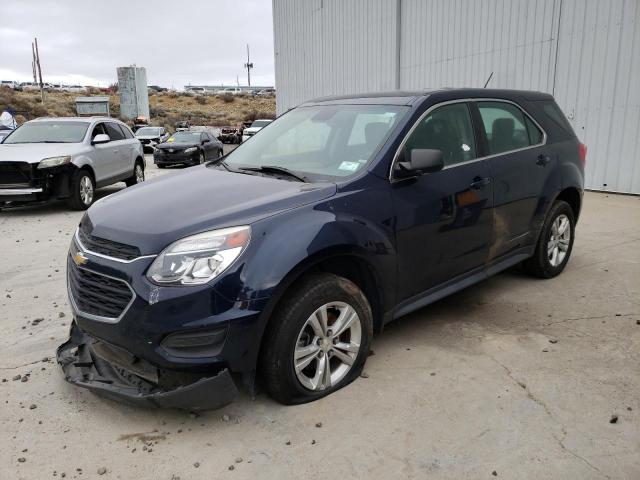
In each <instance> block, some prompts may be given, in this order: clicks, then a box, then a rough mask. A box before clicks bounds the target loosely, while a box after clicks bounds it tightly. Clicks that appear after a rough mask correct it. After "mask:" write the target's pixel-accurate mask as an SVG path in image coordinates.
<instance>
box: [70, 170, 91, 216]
mask: <svg viewBox="0 0 640 480" xmlns="http://www.w3.org/2000/svg"><path fill="white" fill-rule="evenodd" d="M87 179H88V180H87ZM87 182H90V185H91V189H92V191H91V198H90V199H89V200H88V201H85V200H84V199H83V195H82V192H81V185H86V184H87ZM95 190H96V184H95V181H94V180H93V176H91V173H89V171H88V170H82V169H80V170H76V171H75V172H73V175H72V176H71V196H70V197H69V199H68V200H67V203H68V204H69V207H71V208H72V209H74V210H86V209H87V208H89V207H90V206H91V204H92V203H93V199H94V198H95ZM85 198H86V197H85Z"/></svg>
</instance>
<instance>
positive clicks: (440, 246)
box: [392, 102, 493, 301]
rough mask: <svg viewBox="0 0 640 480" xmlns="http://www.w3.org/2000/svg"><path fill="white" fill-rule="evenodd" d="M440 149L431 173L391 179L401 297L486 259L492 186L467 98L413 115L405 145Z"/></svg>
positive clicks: (407, 151) (406, 148) (405, 149)
mask: <svg viewBox="0 0 640 480" xmlns="http://www.w3.org/2000/svg"><path fill="white" fill-rule="evenodd" d="M421 148H428V149H437V150H441V151H442V152H443V156H444V161H445V167H444V169H443V170H441V171H439V172H435V173H429V174H425V175H422V176H419V177H416V178H412V179H405V180H396V181H394V182H393V184H392V195H393V201H394V208H395V211H396V225H395V230H396V242H397V250H398V285H399V296H398V300H399V301H403V300H406V299H408V298H410V297H413V296H415V295H418V294H420V293H422V292H425V291H427V290H429V289H431V288H433V287H436V286H438V285H441V284H443V283H445V282H446V281H448V280H451V279H453V278H454V277H456V276H459V275H461V274H464V273H465V272H468V271H470V270H473V269H474V268H476V267H480V266H482V265H483V264H484V263H485V262H486V261H487V256H488V252H489V243H490V239H491V232H492V211H491V210H492V205H493V193H492V189H493V185H492V181H491V174H490V170H489V165H488V163H487V161H486V160H478V159H477V157H478V153H477V152H478V150H477V146H476V140H475V134H474V129H473V124H472V121H471V115H470V110H469V105H468V104H467V103H466V102H457V103H451V104H446V105H443V106H440V107H437V108H435V109H433V110H431V111H429V113H428V114H427V115H426V116H424V117H423V118H422V119H420V120H419V123H418V124H417V125H416V127H415V129H414V131H413V132H412V133H411V134H410V136H409V138H408V139H407V141H406V142H405V145H404V147H403V155H405V158H409V157H408V155H410V151H411V150H412V149H421Z"/></svg>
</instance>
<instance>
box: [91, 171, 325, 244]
mask: <svg viewBox="0 0 640 480" xmlns="http://www.w3.org/2000/svg"><path fill="white" fill-rule="evenodd" d="M335 192H336V185H335V184H333V183H316V184H313V183H302V182H294V181H288V180H279V179H276V178H273V177H263V176H257V175H245V174H241V173H233V172H227V171H224V170H218V169H216V168H211V167H207V166H206V165H201V166H198V167H192V168H189V169H186V170H184V171H182V172H180V173H177V174H175V175H164V176H162V177H159V178H157V179H155V180H151V181H146V182H144V183H142V184H140V185H136V186H134V187H130V188H127V189H125V190H122V191H120V192H118V193H115V194H113V195H109V196H108V197H105V198H103V199H101V200H99V201H98V202H96V203H95V204H94V205H93V206H92V207H91V208H90V209H89V210H88V212H87V214H86V215H85V217H84V219H83V223H84V222H90V225H89V233H91V234H92V235H95V236H97V237H101V238H106V239H108V240H113V241H116V242H121V243H126V244H128V245H135V246H137V247H138V248H140V251H141V252H142V254H143V255H149V254H154V253H159V252H160V251H161V250H162V249H163V248H165V247H166V246H167V245H169V244H170V243H171V242H174V241H176V240H178V239H180V238H183V237H186V236H188V235H193V234H196V233H200V232H203V231H206V230H213V229H216V228H223V227H231V226H238V225H248V224H251V223H253V222H255V221H257V220H260V219H262V218H265V217H267V216H270V215H273V214H276V213H279V212H283V211H285V210H289V209H291V208H296V207H299V206H302V205H306V204H309V203H313V202H318V201H320V200H323V199H325V198H328V197H330V196H332V195H334V194H335Z"/></svg>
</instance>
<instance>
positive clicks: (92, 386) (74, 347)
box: [57, 322, 238, 411]
mask: <svg viewBox="0 0 640 480" xmlns="http://www.w3.org/2000/svg"><path fill="white" fill-rule="evenodd" d="M57 359H58V363H59V364H60V366H61V367H62V370H63V372H64V375H65V380H67V381H68V382H70V383H72V384H74V385H77V386H79V387H84V388H87V389H89V390H91V391H92V392H94V393H95V394H97V395H100V396H103V397H105V398H110V399H112V400H118V401H124V402H126V403H129V404H133V405H138V406H144V407H163V408H178V409H185V410H192V411H198V410H213V409H216V408H220V407H223V406H225V405H227V404H229V403H231V402H232V401H233V400H234V398H235V397H236V395H237V393H238V390H237V388H236V385H235V383H234V381H233V379H232V378H231V374H230V373H229V370H228V369H223V370H221V371H220V372H218V373H217V374H216V375H215V376H213V377H204V378H197V379H192V380H193V381H191V382H189V381H186V382H184V383H181V384H179V383H178V384H176V382H175V381H174V382H172V383H173V385H172V386H171V387H166V386H164V387H163V386H160V382H159V381H158V379H159V375H160V373H159V371H158V370H157V369H156V368H155V367H154V366H153V365H151V364H149V363H147V362H145V361H144V360H141V359H139V358H137V357H135V356H133V355H131V354H129V353H128V352H126V351H124V350H122V349H119V348H118V347H114V346H112V345H109V344H106V343H103V342H101V341H100V340H97V339H95V338H93V337H91V336H89V335H87V334H86V333H84V332H83V331H82V330H80V328H79V327H78V326H77V325H76V323H75V322H74V323H73V325H72V327H71V333H70V336H69V340H67V341H66V342H65V343H63V344H62V345H60V346H59V347H58V350H57Z"/></svg>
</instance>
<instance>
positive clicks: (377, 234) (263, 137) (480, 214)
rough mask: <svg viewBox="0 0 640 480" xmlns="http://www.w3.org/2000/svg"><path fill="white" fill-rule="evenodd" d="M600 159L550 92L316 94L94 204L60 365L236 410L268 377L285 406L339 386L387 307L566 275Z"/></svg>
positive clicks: (75, 264) (91, 384) (114, 390)
mask: <svg viewBox="0 0 640 480" xmlns="http://www.w3.org/2000/svg"><path fill="white" fill-rule="evenodd" d="M585 155H586V148H585V147H584V146H583V145H582V144H580V142H579V141H578V139H577V138H576V135H575V134H574V132H573V130H572V129H571V126H570V125H569V123H568V122H567V120H566V119H565V117H564V115H563V114H562V112H561V111H560V109H559V108H558V106H557V105H556V103H555V102H554V100H553V97H551V96H550V95H547V94H544V93H537V92H527V91H508V90H475V89H474V90H469V89H459V90H443V91H433V92H420V93H402V92H393V93H389V94H375V95H369V96H366V97H357V96H356V97H334V98H326V99H320V100H316V101H311V102H308V103H306V104H304V105H302V106H300V107H298V108H295V109H293V110H291V111H289V112H288V113H286V114H285V115H283V116H281V117H280V118H279V119H277V120H275V121H274V122H273V123H272V124H271V125H269V127H268V128H266V129H265V130H264V131H263V132H261V133H260V135H257V136H256V137H255V138H254V139H252V140H251V141H250V142H246V143H244V144H242V145H240V146H239V147H238V148H237V149H236V150H234V151H233V152H231V153H230V154H229V155H227V156H226V157H224V158H223V159H221V160H220V161H218V162H211V163H209V164H207V165H206V166H200V167H196V168H193V169H190V170H188V171H186V172H184V173H182V174H179V175H171V176H165V177H163V178H161V179H158V180H157V181H154V182H150V183H148V184H146V185H142V186H141V187H138V188H134V189H132V190H130V191H123V192H119V193H116V194H114V195H111V196H110V197H109V201H108V202H104V203H98V204H96V205H94V206H93V207H92V208H91V209H90V210H89V211H88V212H87V213H86V214H85V216H84V218H83V219H82V221H81V223H80V226H79V228H78V230H77V232H76V234H75V237H74V240H73V242H72V244H71V249H70V253H69V256H68V262H67V264H68V286H69V298H70V303H71V305H72V307H73V313H74V321H73V324H72V328H71V338H70V339H69V340H68V341H67V342H66V343H65V344H63V345H61V346H60V348H59V349H58V361H59V362H60V363H61V365H62V368H63V370H64V372H65V375H66V378H67V380H69V381H70V382H73V383H76V384H78V385H80V386H83V387H86V388H89V389H92V390H94V391H95V392H98V393H101V394H103V395H106V396H108V397H112V398H120V399H124V400H128V401H131V402H135V403H140V404H143V403H146V404H149V405H160V406H171V407H184V408H195V409H203V408H213V407H219V406H221V405H224V404H226V403H227V402H230V401H231V400H232V399H233V397H234V396H235V394H236V389H237V385H244V386H246V387H249V388H252V386H253V385H254V379H256V378H258V379H259V380H260V381H261V382H262V384H263V385H264V387H265V388H266V389H267V391H268V392H269V393H270V394H271V395H272V396H273V397H274V398H276V399H277V400H279V401H280V402H283V403H285V404H295V403H302V402H307V401H311V400H315V399H317V398H320V397H323V396H325V395H327V394H329V393H331V392H333V391H335V390H337V389H339V388H342V387H344V386H345V385H347V384H348V383H350V382H352V381H353V380H355V379H356V378H358V376H359V374H360V372H361V371H362V368H363V365H364V363H365V361H366V359H367V355H368V354H369V345H370V342H371V337H372V335H373V333H374V332H379V331H381V330H382V329H383V327H384V325H385V324H386V323H388V322H390V321H392V320H394V319H396V318H398V317H401V316H403V315H406V314H407V313H409V312H412V311H414V310H417V309H419V308H422V307H424V306H425V305H428V304H430V303H432V302H434V301H436V300H438V299H440V298H442V297H444V296H447V295H450V294H451V293H453V292H456V291H458V290H461V289H463V288H466V287H468V286H470V285H472V284H474V283H476V282H479V281H481V280H483V279H485V278H487V277H489V276H491V275H494V274H496V273H498V272H500V271H502V270H504V269H506V268H509V267H511V266H513V265H516V264H519V263H523V264H524V268H525V269H526V270H527V271H528V272H530V273H532V274H534V275H536V276H538V277H542V278H551V277H554V276H556V275H558V274H559V273H560V272H562V270H563V269H564V268H565V266H566V265H567V262H568V260H569V256H570V254H571V249H572V246H573V241H574V236H575V230H574V229H575V225H576V221H577V219H578V215H579V213H580V208H581V204H582V192H583V178H584V163H585ZM124 211H126V213H127V214H126V215H122V214H120V213H119V212H124ZM532 288H535V286H534V284H532ZM399 388H401V387H399Z"/></svg>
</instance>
